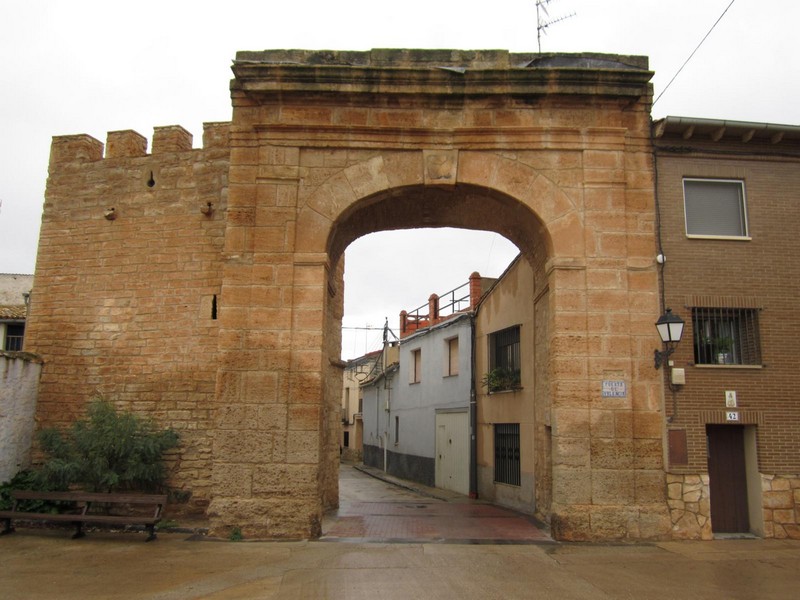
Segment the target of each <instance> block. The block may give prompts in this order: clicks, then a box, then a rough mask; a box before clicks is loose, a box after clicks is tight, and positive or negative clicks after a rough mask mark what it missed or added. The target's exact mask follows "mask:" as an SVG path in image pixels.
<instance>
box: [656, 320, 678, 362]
mask: <svg viewBox="0 0 800 600" xmlns="http://www.w3.org/2000/svg"><path fill="white" fill-rule="evenodd" d="M683 326H684V321H683V319H681V318H680V317H679V316H678V315H673V314H672V309H671V308H668V309H667V312H665V313H664V314H663V315H661V316H660V317H659V318H658V321H656V329H658V335H660V336H661V341H662V342H663V343H664V344H667V349H666V350H656V351H655V357H654V358H655V366H656V369H659V368H661V365H663V364H664V363H665V362H666V360H667V358H668V357H669V355H670V354H672V353H673V352H675V344H677V343H678V342H680V341H681V336H682V335H683Z"/></svg>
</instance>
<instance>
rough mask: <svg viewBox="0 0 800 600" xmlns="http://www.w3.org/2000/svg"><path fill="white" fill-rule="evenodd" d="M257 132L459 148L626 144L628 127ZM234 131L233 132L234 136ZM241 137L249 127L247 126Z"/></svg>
mask: <svg viewBox="0 0 800 600" xmlns="http://www.w3.org/2000/svg"><path fill="white" fill-rule="evenodd" d="M254 130H255V131H256V133H257V135H258V138H259V139H261V140H262V141H268V142H269V143H271V144H275V145H295V144H296V143H298V142H300V141H302V143H303V144H304V145H309V144H311V145H314V144H316V145H319V146H324V147H347V146H353V145H357V146H359V147H367V148H368V147H385V146H386V144H387V142H391V145H392V146H393V147H398V146H399V147H402V146H408V147H409V148H418V147H419V146H420V144H423V145H425V146H426V147H428V148H460V149H463V150H468V149H472V150H477V149H492V148H504V149H514V148H520V149H525V148H551V149H553V148H559V149H571V148H581V149H586V148H591V147H592V146H593V145H595V144H600V145H601V146H602V147H603V148H605V149H608V148H609V145H611V146H617V147H618V149H620V150H622V149H624V146H625V143H626V135H627V133H628V131H627V129H625V128H623V127H589V128H576V127H459V128H454V129H435V128H427V127H370V126H357V125H356V126H354V125H341V126H338V125H325V126H321V125H315V126H314V127H313V128H309V127H307V126H305V125H284V124H267V123H263V124H258V125H256V126H255V127H254ZM238 134H239V132H238V131H234V132H233V133H232V134H231V138H232V140H234V145H235V144H236V142H235V140H236V139H237V138H238ZM245 137H249V133H247V132H245Z"/></svg>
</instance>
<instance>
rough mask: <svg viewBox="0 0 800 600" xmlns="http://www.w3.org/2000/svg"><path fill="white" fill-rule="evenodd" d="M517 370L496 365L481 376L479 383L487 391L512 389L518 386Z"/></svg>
mask: <svg viewBox="0 0 800 600" xmlns="http://www.w3.org/2000/svg"><path fill="white" fill-rule="evenodd" d="M519 384H520V381H519V371H514V370H512V369H505V368H503V367H497V368H495V369H492V370H491V371H489V372H488V373H487V374H486V375H484V376H483V379H482V380H481V385H483V387H485V388H486V389H487V390H488V391H489V393H492V392H502V391H504V390H514V389H517V388H519Z"/></svg>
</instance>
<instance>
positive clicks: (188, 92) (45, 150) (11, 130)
mask: <svg viewBox="0 0 800 600" xmlns="http://www.w3.org/2000/svg"><path fill="white" fill-rule="evenodd" d="M729 3H730V0H669V1H667V0H602V1H601V0H554V1H553V2H551V3H550V4H549V5H548V10H549V11H550V17H551V18H557V17H560V16H564V15H568V14H570V13H572V12H574V13H576V16H574V17H571V18H569V19H567V20H565V21H563V22H561V23H558V24H555V25H553V26H552V27H550V28H548V29H547V33H546V35H545V36H544V37H543V48H542V49H543V51H545V52H580V51H592V52H609V53H623V54H640V55H646V56H649V57H650V67H651V69H652V70H654V71H655V76H654V78H653V83H654V87H655V93H656V96H657V95H658V94H660V93H661V91H662V90H663V89H664V87H665V86H666V85H667V83H668V82H669V80H670V79H671V78H672V76H673V75H674V74H675V73H676V71H677V70H678V69H679V68H680V67H681V65H682V64H683V62H684V61H685V60H686V58H687V57H688V56H689V55H690V54H691V52H692V51H693V50H694V48H695V47H696V46H697V44H698V43H699V42H700V40H701V39H702V38H703V36H704V35H705V34H706V33H707V32H708V30H709V28H710V27H711V26H712V25H713V24H714V22H715V21H716V20H717V18H718V17H719V16H720V15H721V14H722V12H723V11H724V10H725V8H726V7H727V6H728V5H729ZM0 23H2V35H0V56H1V57H2V62H0V132H2V143H0V200H2V206H0V272H5V273H32V272H33V269H34V265H35V256H36V245H37V240H38V234H39V222H40V219H41V207H42V200H43V194H44V187H45V183H46V178H47V162H48V156H49V150H50V139H51V137H52V136H54V135H66V134H76V133H88V134H90V135H93V136H94V137H96V138H98V139H99V140H102V141H105V138H106V132H108V131H114V130H120V129H135V130H136V131H138V132H139V133H141V134H143V135H145V136H147V137H148V138H150V137H151V136H152V130H153V127H154V126H160V125H172V124H179V125H182V126H184V127H185V128H186V129H188V130H189V131H191V132H192V133H193V134H194V136H195V145H199V144H200V140H201V138H202V123H203V122H204V121H225V120H229V119H230V116H231V108H230V101H229V100H230V99H229V95H228V82H229V80H230V79H231V72H230V64H231V59H233V57H234V55H235V53H236V51H237V50H263V49H268V48H310V49H347V50H368V49H370V48H462V49H479V48H502V49H508V50H511V51H516V52H528V51H535V50H536V9H535V2H534V0H495V1H494V2H487V1H486V0H405V1H404V2H399V3H385V2H384V3H380V2H375V0H339V1H338V2H332V1H330V0H327V1H324V2H323V1H319V0H305V1H304V2H296V3H289V2H281V3H277V2H268V1H264V0H261V1H249V0H227V1H226V2H224V3H223V2H211V1H210V0H159V1H153V0H138V1H137V2H124V1H116V2H113V1H109V0H104V1H98V0H91V1H90V0H69V1H67V0H63V1H62V0H25V1H24V2H23V1H18V2H12V1H10V0H2V1H0ZM798 23H800V2H796V0H736V1H735V2H734V3H733V6H731V8H730V10H729V11H728V13H727V14H726V15H725V17H724V18H723V19H722V20H721V21H720V23H719V25H718V26H717V28H716V29H715V30H714V32H713V33H712V34H711V35H710V36H709V37H708V39H707V40H706V42H705V43H704V45H703V46H702V47H701V48H700V50H699V51H698V52H697V54H696V55H695V56H694V58H693V59H692V61H691V62H690V63H689V64H688V65H687V66H686V68H685V69H684V70H683V72H682V73H681V75H680V76H679V77H678V78H677V79H676V80H675V82H674V83H673V84H672V86H671V87H670V88H669V90H668V91H667V92H666V93H665V94H664V96H663V97H662V98H661V99H660V100H659V101H658V103H657V104H656V105H655V107H654V109H653V116H654V117H655V118H660V117H663V116H666V115H676V116H692V117H705V118H717V119H733V120H746V121H756V122H771V123H784V124H800V101H798V97H800V93H799V92H800V78H798V76H797V74H798V73H800V51H798V49H797V48H798V45H797V39H796V38H797V35H798V33H797V27H798ZM404 235H405V236H406V237H403V236H404ZM400 245H402V246H403V252H402V253H398V252H397V248H398V247H399V246H400ZM410 249H413V250H418V251H419V254H418V255H414V254H412V253H411V252H410ZM514 254H515V250H514V248H513V247H512V246H510V244H509V243H508V242H507V241H506V240H504V239H503V238H500V237H499V236H497V235H495V234H475V233H471V234H469V236H464V235H450V232H442V231H436V232H423V233H420V232H408V233H406V234H402V233H399V232H394V233H391V234H389V233H387V234H380V236H378V235H375V236H368V237H367V238H362V239H361V240H357V241H356V242H355V243H354V244H353V245H352V246H351V247H350V249H349V250H348V253H347V273H346V285H347V292H346V312H347V318H346V320H345V323H344V324H345V325H346V326H363V325H365V324H371V325H375V326H380V325H381V324H382V323H383V317H389V318H390V323H392V325H393V326H396V321H397V314H398V313H399V311H400V310H401V309H402V308H415V307H416V306H419V305H420V304H422V303H423V302H425V300H426V299H427V297H428V296H429V295H430V294H431V293H432V292H444V291H447V290H449V289H452V288H454V287H456V286H458V285H459V284H461V283H462V282H464V281H466V279H467V277H468V276H469V274H470V273H471V272H472V271H475V270H477V271H480V272H481V274H483V275H487V276H496V275H498V274H499V273H500V272H502V270H503V269H504V268H505V266H506V265H507V263H508V262H509V260H510V259H511V258H513V256H514ZM398 257H402V260H400V261H399V260H398ZM423 259H424V261H425V263H426V264H429V265H431V267H430V268H429V269H427V270H426V271H425V272H423V273H421V274H420V271H419V269H416V270H415V271H414V273H415V276H414V281H413V282H412V281H409V278H410V276H411V271H410V270H408V269H406V270H404V269H405V267H406V265H409V264H419V262H420V261H421V260H423ZM434 259H436V260H434ZM437 261H439V262H437ZM423 279H424V280H423ZM378 290H379V291H381V292H382V293H381V294H380V295H378V294H376V291H378ZM370 336H371V337H374V338H375V339H379V334H369V336H368V337H367V338H364V337H363V336H362V337H361V338H359V339H353V340H352V341H351V340H349V339H348V341H346V342H345V344H344V346H345V347H344V356H345V357H349V356H355V355H359V354H362V353H363V351H364V350H365V349H371V345H370V340H369V337H370Z"/></svg>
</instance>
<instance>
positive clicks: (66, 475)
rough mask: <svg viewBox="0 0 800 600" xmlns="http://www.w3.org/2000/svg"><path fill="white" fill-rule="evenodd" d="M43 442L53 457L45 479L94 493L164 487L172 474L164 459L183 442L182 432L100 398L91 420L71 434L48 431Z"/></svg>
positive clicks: (43, 474)
mask: <svg viewBox="0 0 800 600" xmlns="http://www.w3.org/2000/svg"><path fill="white" fill-rule="evenodd" d="M39 441H40V442H41V445H42V449H43V450H44V452H45V453H46V454H47V455H48V459H47V460H46V462H45V463H44V464H43V465H42V468H41V470H40V471H39V474H38V475H39V478H40V481H42V482H43V483H44V482H46V483H47V484H49V485H54V486H58V487H60V488H62V489H66V488H68V487H70V486H79V487H82V488H84V489H86V490H87V491H92V492H112V491H127V490H136V491H158V490H159V489H161V488H163V486H164V480H165V478H166V473H165V470H164V464H163V462H162V457H163V455H164V452H166V451H167V450H169V449H170V448H174V447H175V446H177V444H178V435H177V434H176V433H175V432H174V431H172V430H171V429H165V430H157V429H156V427H155V426H154V425H153V423H152V422H151V421H150V420H148V419H143V418H142V417H139V416H137V415H134V414H132V413H127V412H125V413H119V412H117V410H116V409H115V408H114V406H113V405H112V404H111V403H109V402H107V401H105V400H102V399H99V400H94V401H93V402H92V403H91V404H90V406H89V411H88V415H87V418H86V419H82V420H79V421H76V422H75V423H73V425H72V427H71V428H70V429H69V430H68V431H66V432H61V431H59V430H56V429H46V430H43V431H41V432H40V434H39Z"/></svg>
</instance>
